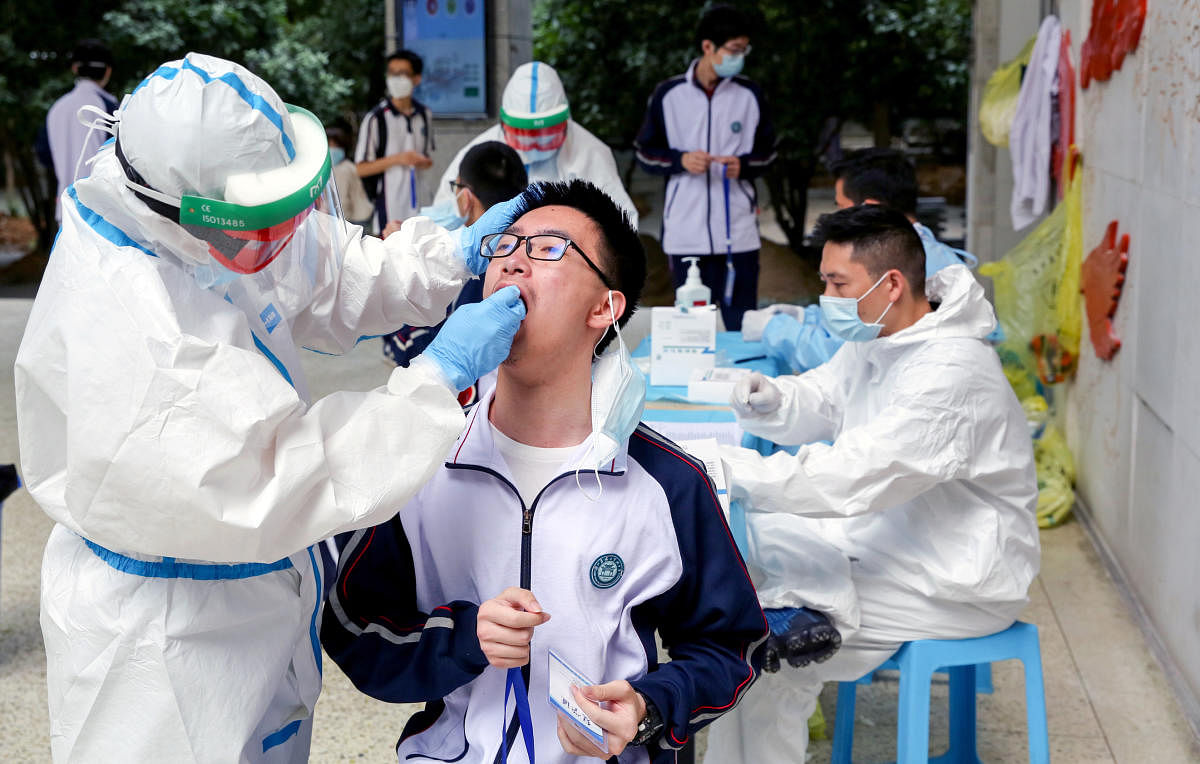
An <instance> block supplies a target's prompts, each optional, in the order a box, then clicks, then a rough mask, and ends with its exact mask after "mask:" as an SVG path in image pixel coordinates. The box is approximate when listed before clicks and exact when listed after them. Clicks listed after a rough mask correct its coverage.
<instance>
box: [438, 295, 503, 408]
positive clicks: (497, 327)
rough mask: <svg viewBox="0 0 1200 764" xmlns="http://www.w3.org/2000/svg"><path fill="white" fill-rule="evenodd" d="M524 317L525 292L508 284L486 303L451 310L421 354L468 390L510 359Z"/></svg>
mask: <svg viewBox="0 0 1200 764" xmlns="http://www.w3.org/2000/svg"><path fill="white" fill-rule="evenodd" d="M524 318H525V303H523V302H521V291H520V290H519V289H517V288H516V287H515V286H506V287H504V288H503V289H501V290H499V291H497V292H496V293H494V294H493V295H492V296H491V297H489V298H487V299H486V300H484V301H483V302H477V303H473V304H471V305H463V306H462V307H461V308H459V309H458V310H456V311H454V312H453V313H451V314H450V317H449V318H447V319H446V323H444V324H442V328H441V330H440V331H438V334H437V336H436V337H434V338H433V342H431V343H429V347H427V348H425V352H424V353H422V354H421V355H422V356H423V357H425V358H428V359H429V360H431V361H433V362H434V363H436V364H437V365H438V367H439V368H441V370H442V374H443V375H444V376H445V377H446V381H447V382H449V383H450V384H451V385H452V386H453V387H454V389H455V391H456V392H458V391H462V390H466V389H467V388H468V387H470V386H471V385H473V384H475V380H477V379H479V378H480V377H482V376H483V375H484V374H487V373H488V372H489V371H491V370H492V369H495V368H496V367H497V366H499V365H500V362H501V361H503V360H504V359H505V358H508V351H509V350H510V349H511V348H512V341H513V337H515V336H516V334H517V329H518V328H520V326H521V320H522V319H524Z"/></svg>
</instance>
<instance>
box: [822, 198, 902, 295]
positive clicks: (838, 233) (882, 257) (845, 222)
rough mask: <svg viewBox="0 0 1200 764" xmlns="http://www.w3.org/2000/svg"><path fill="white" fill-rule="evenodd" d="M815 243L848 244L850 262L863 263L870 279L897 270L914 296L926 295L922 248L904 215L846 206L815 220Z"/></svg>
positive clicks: (881, 208) (873, 207) (878, 208)
mask: <svg viewBox="0 0 1200 764" xmlns="http://www.w3.org/2000/svg"><path fill="white" fill-rule="evenodd" d="M813 237H814V239H815V240H816V242H817V244H819V245H820V246H822V247H824V246H825V244H826V243H827V242H833V243H834V244H849V245H851V247H852V249H851V252H850V259H851V260H852V261H854V262H856V263H862V265H863V266H864V267H865V268H866V269H867V273H869V274H870V275H871V278H873V279H878V278H881V277H882V276H883V274H885V273H887V272H888V271H890V270H897V271H900V272H901V273H903V274H904V278H905V279H907V280H908V286H909V290H910V291H911V292H912V294H913V295H914V296H916V297H921V296H924V294H925V247H924V246H923V245H922V244H921V237H920V236H918V235H917V231H916V229H915V228H913V224H912V223H911V222H909V220H908V218H907V217H905V216H904V213H902V212H900V211H899V210H895V209H892V208H891V207H885V206H883V205H881V204H863V205H860V206H858V207H847V208H846V209H844V210H838V211H837V212H831V213H829V214H828V215H822V216H821V217H819V218H817V226H816V229H815V230H814V232H813Z"/></svg>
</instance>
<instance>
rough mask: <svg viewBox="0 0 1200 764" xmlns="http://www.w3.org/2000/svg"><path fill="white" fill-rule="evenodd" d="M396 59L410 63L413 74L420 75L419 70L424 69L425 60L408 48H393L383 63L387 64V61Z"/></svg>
mask: <svg viewBox="0 0 1200 764" xmlns="http://www.w3.org/2000/svg"><path fill="white" fill-rule="evenodd" d="M397 59H399V60H400V61H407V62H408V63H410V64H412V70H413V74H414V75H417V76H420V74H421V72H423V71H425V61H424V60H422V58H421V57H420V56H418V55H417V54H416V53H414V52H413V51H411V50H409V49H408V48H401V49H400V50H394V51H392V52H391V53H389V54H388V55H387V58H385V59H384V60H383V65H384V66H387V65H388V62H390V61H395V60H397Z"/></svg>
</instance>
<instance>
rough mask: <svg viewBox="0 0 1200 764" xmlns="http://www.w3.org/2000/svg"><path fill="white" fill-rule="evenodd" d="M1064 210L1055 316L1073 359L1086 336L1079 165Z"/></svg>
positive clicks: (1065, 173) (1067, 170)
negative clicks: (1060, 270)
mask: <svg viewBox="0 0 1200 764" xmlns="http://www.w3.org/2000/svg"><path fill="white" fill-rule="evenodd" d="M1074 153H1075V147H1074V146H1072V147H1071V151H1068V152H1067V154H1068V158H1067V160H1066V167H1064V168H1063V177H1064V178H1066V177H1070V176H1071V172H1072V170H1071V164H1072V160H1071V158H1070V157H1071V155H1073V154H1074ZM1061 206H1062V207H1065V208H1066V214H1067V222H1066V228H1065V229H1064V230H1063V271H1062V279H1061V281H1060V283H1059V288H1058V293H1057V295H1056V296H1055V305H1054V308H1055V315H1056V318H1057V321H1058V338H1059V342H1060V343H1061V344H1062V346H1063V348H1065V349H1066V350H1067V352H1069V353H1070V354H1071V356H1072V357H1073V358H1079V343H1080V341H1081V339H1082V337H1083V298H1082V297H1080V296H1079V294H1080V283H1081V280H1082V278H1083V168H1082V166H1076V167H1075V169H1074V177H1072V178H1071V180H1070V182H1069V183H1067V192H1066V193H1065V194H1064V195H1063V202H1062V205H1061Z"/></svg>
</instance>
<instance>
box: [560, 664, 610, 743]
mask: <svg viewBox="0 0 1200 764" xmlns="http://www.w3.org/2000/svg"><path fill="white" fill-rule="evenodd" d="M547 653H548V655H547V658H546V663H547V664H548V669H549V670H548V671H547V674H548V675H549V677H550V705H552V706H554V707H555V708H557V709H558V710H559V711H562V712H563V713H564V714H566V717H567V719H569V720H570V721H571V722H572V723H573V724H574V725H575V726H576V727H578V728H579V729H580V730H581V731H582V732H583V733H584V734H585V735H587V737H588V739H589V740H591V741H592V743H594V744H595V746H596V747H597V748H599V749H600V750H601V751H604V752H605V753H608V742H607V741H605V739H604V729H603V728H602V727H601V726H600V725H599V724H596V723H595V722H594V721H592V720H591V719H590V718H588V715H587V714H585V713H584V712H583V709H581V708H580V707H579V705H578V704H577V703H576V702H575V696H574V695H572V694H571V687H572V686H574V687H578V688H580V689H583V688H584V687H591V686H592V685H593V684H595V682H593V681H591V680H590V679H588V678H587V677H585V676H584V675H583V674H580V673H579V672H578V671H576V670H575V669H573V668H571V666H570V664H568V663H567V662H566V661H564V660H563V659H562V658H560V657H559V656H558V655H556V654H555V652H554V651H553V650H548V651H547ZM601 707H603V703H602V704H601Z"/></svg>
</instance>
